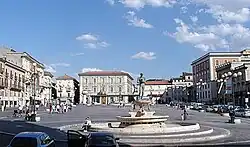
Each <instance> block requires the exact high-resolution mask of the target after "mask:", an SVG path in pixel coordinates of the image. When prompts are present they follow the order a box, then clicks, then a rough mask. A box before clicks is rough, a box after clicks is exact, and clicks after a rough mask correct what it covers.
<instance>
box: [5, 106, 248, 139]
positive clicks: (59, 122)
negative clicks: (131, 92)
mask: <svg viewBox="0 0 250 147" xmlns="http://www.w3.org/2000/svg"><path fill="white" fill-rule="evenodd" d="M129 109H131V107H129V106H127V107H122V108H117V107H115V106H90V107H87V106H83V105H78V106H77V107H76V108H74V109H73V110H72V111H69V112H67V113H65V114H48V113H47V112H45V111H43V110H41V111H39V112H38V114H39V116H40V117H41V121H40V122H35V124H36V125H41V126H46V127H54V128H56V127H59V126H63V125H69V124H77V123H81V122H83V121H84V119H85V118H86V117H87V116H90V117H91V119H92V121H99V122H100V121H103V122H105V121H115V120H116V118H115V116H117V115H122V116H123V115H128V111H129ZM151 110H153V111H156V115H169V121H180V119H181V113H182V111H181V110H177V109H175V108H170V107H166V106H165V105H155V106H153V107H152V108H151ZM12 112H13V111H12ZM1 113H2V112H0V117H1V116H2V117H4V116H3V114H1ZM188 114H189V115H188V120H187V121H188V122H198V123H199V124H201V125H205V126H212V127H219V128H225V129H228V130H230V131H231V134H232V136H231V137H229V138H226V139H222V140H219V141H216V142H215V143H223V142H235V141H248V140H250V133H249V128H250V119H249V118H241V120H242V123H241V124H228V123H226V122H227V121H228V119H229V118H228V117H222V116H220V115H218V114H215V113H205V112H197V111H194V110H189V111H188ZM19 119H20V118H19ZM3 120H13V118H11V117H8V118H3ZM14 123H16V122H15V121H14V122H12V125H11V123H9V124H8V125H6V127H4V128H5V129H4V130H3V128H2V127H0V131H5V132H8V133H18V132H20V131H23V129H24V128H26V127H27V128H32V127H29V126H25V127H20V125H18V124H14ZM23 123H24V122H23ZM25 124H27V125H29V124H30V123H25ZM30 125H32V124H30ZM22 126H24V124H23V125H22ZM34 128H35V129H34ZM39 129H40V130H41V129H42V128H39V127H33V130H36V131H37V130H38V131H39ZM31 130H32V129H31ZM44 131H45V132H46V131H47V129H44ZM50 131H51V130H50ZM53 131H55V130H53ZM56 131H58V130H56ZM49 133H51V132H49ZM57 133H59V134H60V132H57ZM57 133H55V134H54V133H52V134H53V135H54V136H55V137H56V138H63V137H62V136H61V135H62V134H60V135H59V134H57ZM64 135H65V134H64ZM64 137H65V136H64Z"/></svg>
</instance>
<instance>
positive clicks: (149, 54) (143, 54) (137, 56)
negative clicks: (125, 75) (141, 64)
mask: <svg viewBox="0 0 250 147" xmlns="http://www.w3.org/2000/svg"><path fill="white" fill-rule="evenodd" d="M131 58H133V59H144V60H153V59H156V56H155V53H154V52H139V53H137V54H135V55H133V56H132V57H131Z"/></svg>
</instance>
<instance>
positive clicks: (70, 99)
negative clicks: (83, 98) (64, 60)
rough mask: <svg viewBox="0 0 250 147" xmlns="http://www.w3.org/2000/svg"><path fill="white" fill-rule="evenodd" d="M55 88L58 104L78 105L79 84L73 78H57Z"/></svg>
mask: <svg viewBox="0 0 250 147" xmlns="http://www.w3.org/2000/svg"><path fill="white" fill-rule="evenodd" d="M56 87H57V98H58V100H59V102H64V103H79V94H80V92H79V82H78V81H77V80H76V79H75V78H73V77H71V76H69V75H66V74H65V75H64V76H60V77H57V78H56Z"/></svg>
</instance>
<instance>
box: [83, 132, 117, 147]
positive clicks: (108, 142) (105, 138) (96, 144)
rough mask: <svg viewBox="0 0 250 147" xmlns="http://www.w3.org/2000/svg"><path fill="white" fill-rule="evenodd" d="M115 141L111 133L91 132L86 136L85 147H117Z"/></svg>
mask: <svg viewBox="0 0 250 147" xmlns="http://www.w3.org/2000/svg"><path fill="white" fill-rule="evenodd" d="M117 140H119V138H115V137H114V135H113V134H112V133H105V132H93V133H90V134H89V135H88V137H87V140H86V144H85V147H119V145H118V143H117Z"/></svg>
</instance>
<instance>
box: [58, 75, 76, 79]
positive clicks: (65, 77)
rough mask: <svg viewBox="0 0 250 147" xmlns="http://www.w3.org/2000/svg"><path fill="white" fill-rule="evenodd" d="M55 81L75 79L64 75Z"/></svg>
mask: <svg viewBox="0 0 250 147" xmlns="http://www.w3.org/2000/svg"><path fill="white" fill-rule="evenodd" d="M56 80H76V79H75V78H73V77H71V76H69V75H67V74H65V75H64V76H60V77H57V78H56Z"/></svg>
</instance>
